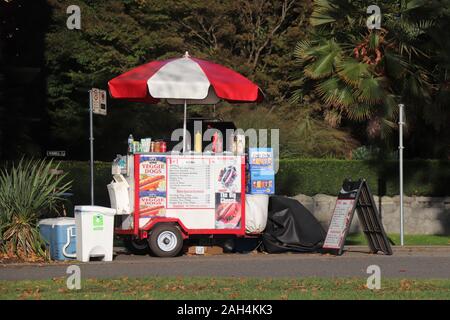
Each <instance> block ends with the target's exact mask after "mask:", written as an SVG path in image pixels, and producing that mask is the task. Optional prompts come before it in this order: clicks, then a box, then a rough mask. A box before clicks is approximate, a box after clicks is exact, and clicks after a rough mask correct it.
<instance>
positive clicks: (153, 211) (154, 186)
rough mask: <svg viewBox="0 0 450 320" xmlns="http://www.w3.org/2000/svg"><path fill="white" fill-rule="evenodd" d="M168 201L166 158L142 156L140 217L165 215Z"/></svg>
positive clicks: (140, 165)
mask: <svg viewBox="0 0 450 320" xmlns="http://www.w3.org/2000/svg"><path fill="white" fill-rule="evenodd" d="M165 202H166V158H165V157H147V156H141V157H140V164H139V213H140V218H148V217H152V216H163V215H164V214H165Z"/></svg>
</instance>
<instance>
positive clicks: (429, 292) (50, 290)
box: [0, 277, 450, 300]
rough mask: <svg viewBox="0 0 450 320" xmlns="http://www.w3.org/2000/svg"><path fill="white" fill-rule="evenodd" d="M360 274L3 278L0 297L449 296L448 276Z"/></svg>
mask: <svg viewBox="0 0 450 320" xmlns="http://www.w3.org/2000/svg"><path fill="white" fill-rule="evenodd" d="M365 284H366V280H365V279H362V278H346V279H322V278H306V279H256V278H199V277H194V278H192V277H185V278H182V277H178V278H175V277H158V278H156V277H154V278H142V279H128V278H118V279H108V280H98V279H88V280H84V281H82V284H81V286H82V288H81V289H80V290H69V289H67V288H66V280H65V278H55V279H53V280H42V281H0V299H89V300H90V299H208V300H211V299H256V300H260V299H450V280H448V279H447V280H401V279H398V280H394V279H386V280H382V282H381V289H380V290H375V291H373V290H369V289H367V288H366V287H365Z"/></svg>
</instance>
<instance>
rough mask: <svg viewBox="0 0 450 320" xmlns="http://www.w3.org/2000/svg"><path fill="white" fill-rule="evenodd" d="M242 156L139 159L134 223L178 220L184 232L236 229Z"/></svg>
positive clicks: (238, 218)
mask: <svg viewBox="0 0 450 320" xmlns="http://www.w3.org/2000/svg"><path fill="white" fill-rule="evenodd" d="M242 161H243V158H242V157H241V156H215V155H211V156H209V155H207V156H205V155H168V156H147V155H140V159H139V225H140V226H141V227H142V226H144V225H145V224H146V223H148V221H149V220H150V219H152V218H153V217H157V216H160V217H172V218H178V219H180V221H181V222H182V223H183V225H185V226H186V227H187V228H189V229H211V230H212V229H240V228H241V216H242V212H241V187H242V185H241V183H242V172H241V169H242V168H241V166H242Z"/></svg>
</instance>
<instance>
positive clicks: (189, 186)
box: [167, 157, 214, 209]
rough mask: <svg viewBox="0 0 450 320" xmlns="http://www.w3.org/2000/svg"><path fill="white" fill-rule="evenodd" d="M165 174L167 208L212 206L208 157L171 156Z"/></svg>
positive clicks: (212, 197)
mask: <svg viewBox="0 0 450 320" xmlns="http://www.w3.org/2000/svg"><path fill="white" fill-rule="evenodd" d="M167 175H168V177H167V187H168V197H167V206H168V208H182V209H194V208H214V193H213V192H214V190H213V183H212V180H211V178H212V176H211V160H210V159H205V158H194V157H171V158H169V160H168V167H167Z"/></svg>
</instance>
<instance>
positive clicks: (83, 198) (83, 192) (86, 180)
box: [60, 161, 112, 207]
mask: <svg viewBox="0 0 450 320" xmlns="http://www.w3.org/2000/svg"><path fill="white" fill-rule="evenodd" d="M60 168H61V169H62V170H64V172H66V173H67V174H68V176H67V179H68V180H72V181H73V183H72V193H73V194H74V195H73V197H72V198H71V199H70V201H71V202H72V204H73V205H89V204H90V203H91V188H90V169H89V162H88V161H86V162H84V161H63V162H61V167H60ZM111 181H112V175H111V163H108V162H95V164H94V199H95V204H96V205H99V206H108V207H109V205H110V203H109V196H108V189H107V188H106V185H107V184H109V183H110V182H111Z"/></svg>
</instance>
